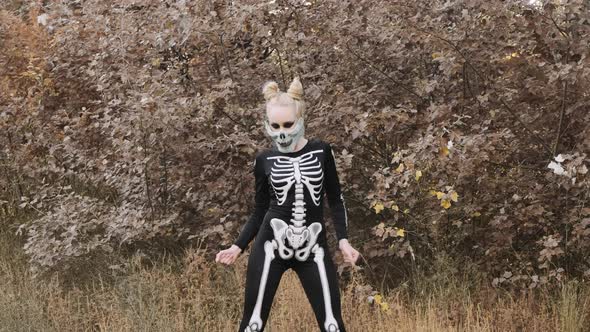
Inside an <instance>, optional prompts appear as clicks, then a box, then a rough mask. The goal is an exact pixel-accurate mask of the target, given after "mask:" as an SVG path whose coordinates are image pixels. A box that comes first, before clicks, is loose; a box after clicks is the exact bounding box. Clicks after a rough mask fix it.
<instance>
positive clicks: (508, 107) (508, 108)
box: [498, 97, 553, 157]
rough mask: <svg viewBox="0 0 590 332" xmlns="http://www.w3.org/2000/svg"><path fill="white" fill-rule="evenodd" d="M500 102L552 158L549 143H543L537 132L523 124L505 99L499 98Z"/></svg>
mask: <svg viewBox="0 0 590 332" xmlns="http://www.w3.org/2000/svg"><path fill="white" fill-rule="evenodd" d="M498 100H499V101H500V102H501V103H502V105H504V107H505V108H506V110H507V111H508V113H510V115H512V116H513V117H514V118H515V119H516V121H518V122H519V123H520V124H521V125H522V126H523V127H524V129H525V130H526V131H527V132H528V133H529V134H531V135H532V136H534V137H535V138H536V139H537V141H538V142H539V143H540V144H541V145H542V146H543V147H544V148H545V150H547V152H548V153H549V154H550V156H551V157H553V152H552V151H551V148H550V147H549V146H548V145H547V143H545V141H543V139H542V138H541V137H539V135H537V134H536V133H535V132H533V131H532V130H530V129H529V127H528V126H527V125H526V124H525V123H524V122H522V120H521V119H520V117H519V116H518V115H516V112H514V110H513V109H512V108H510V106H508V104H506V102H505V101H504V99H502V98H500V97H498Z"/></svg>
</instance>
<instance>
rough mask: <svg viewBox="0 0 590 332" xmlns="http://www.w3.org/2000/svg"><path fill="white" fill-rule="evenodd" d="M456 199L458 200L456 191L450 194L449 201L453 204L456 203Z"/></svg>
mask: <svg viewBox="0 0 590 332" xmlns="http://www.w3.org/2000/svg"><path fill="white" fill-rule="evenodd" d="M458 198H459V194H457V192H456V191H453V192H452V193H451V199H452V200H453V202H456V201H457V199H458Z"/></svg>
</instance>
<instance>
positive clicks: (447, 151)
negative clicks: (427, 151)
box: [440, 146, 449, 156]
mask: <svg viewBox="0 0 590 332" xmlns="http://www.w3.org/2000/svg"><path fill="white" fill-rule="evenodd" d="M440 153H442V154H443V155H445V156H448V155H449V148H447V147H446V146H443V147H442V148H440Z"/></svg>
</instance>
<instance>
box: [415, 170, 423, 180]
mask: <svg viewBox="0 0 590 332" xmlns="http://www.w3.org/2000/svg"><path fill="white" fill-rule="evenodd" d="M421 177H422V171H421V170H417V171H416V181H420V178H421Z"/></svg>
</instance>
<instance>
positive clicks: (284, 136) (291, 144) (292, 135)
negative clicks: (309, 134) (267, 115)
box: [264, 117, 305, 152]
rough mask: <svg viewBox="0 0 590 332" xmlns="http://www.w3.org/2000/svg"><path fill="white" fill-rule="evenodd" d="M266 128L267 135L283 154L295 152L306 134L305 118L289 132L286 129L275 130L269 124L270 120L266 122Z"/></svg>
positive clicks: (298, 121)
mask: <svg viewBox="0 0 590 332" xmlns="http://www.w3.org/2000/svg"><path fill="white" fill-rule="evenodd" d="M264 127H265V128H266V133H267V134H268V135H269V136H270V138H271V139H272V140H273V141H274V142H275V144H276V145H277V148H278V149H279V151H281V152H293V150H295V145H296V144H297V142H298V141H299V139H300V138H301V137H303V135H304V134H305V125H304V122H303V117H301V118H299V120H297V124H296V125H295V127H294V128H289V129H288V130H285V128H284V127H283V128H280V130H276V129H273V128H272V127H271V126H270V124H269V123H268V119H267V120H266V121H264Z"/></svg>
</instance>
